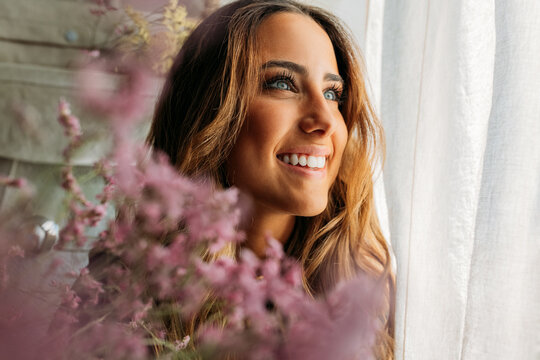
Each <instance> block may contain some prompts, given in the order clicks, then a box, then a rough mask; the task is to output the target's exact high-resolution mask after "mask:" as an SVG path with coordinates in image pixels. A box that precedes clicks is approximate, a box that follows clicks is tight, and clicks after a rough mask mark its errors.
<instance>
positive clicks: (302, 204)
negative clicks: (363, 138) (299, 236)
mask: <svg viewBox="0 0 540 360" xmlns="http://www.w3.org/2000/svg"><path fill="white" fill-rule="evenodd" d="M257 37H258V43H259V44H261V48H260V49H261V56H260V69H261V71H262V73H263V79H264V80H263V83H262V84H261V91H260V93H258V94H257V95H256V97H255V99H254V100H253V102H252V103H251V104H250V106H249V109H248V117H247V120H246V123H245V124H244V127H243V129H242V131H241V133H240V135H239V137H238V140H237V143H236V144H235V147H234V148H233V151H232V153H231V156H230V158H229V161H228V163H227V170H228V176H229V182H230V183H231V184H233V185H235V186H237V187H238V188H240V189H241V190H243V191H245V192H247V193H248V194H250V195H251V196H252V198H253V203H254V204H253V212H252V214H253V215H252V216H253V218H252V222H251V224H249V225H248V229H247V237H248V240H247V244H246V245H247V246H248V247H249V248H251V249H252V250H253V251H254V252H255V253H256V254H257V255H259V256H261V257H262V256H264V251H265V248H266V240H265V236H266V235H267V234H271V235H272V236H274V237H275V238H276V239H278V240H279V241H281V242H282V243H284V242H285V241H286V240H287V239H288V237H289V236H290V234H291V232H292V230H293V228H294V222H295V217H296V216H315V215H318V214H320V213H321V212H323V211H324V209H325V208H326V206H327V202H328V191H329V189H330V187H331V185H332V184H333V182H334V181H335V179H336V176H337V173H338V170H339V167H340V164H341V157H342V155H343V151H344V149H345V145H346V142H347V136H348V134H347V128H346V124H345V122H344V119H343V116H342V115H341V113H340V111H339V108H338V106H339V103H338V101H337V100H338V97H339V92H340V89H342V88H343V84H342V82H341V81H340V79H341V78H340V77H339V72H338V66H337V61H336V57H335V54H334V49H333V46H332V43H331V41H330V38H329V37H328V35H327V34H326V32H325V31H324V30H323V29H322V28H321V27H320V26H319V25H318V24H317V23H316V22H315V21H313V20H312V19H311V18H309V17H307V16H305V15H301V14H294V13H279V14H275V15H272V16H270V17H269V18H268V19H266V20H265V21H264V22H263V23H262V24H261V25H260V27H259V30H258V34H257ZM283 75H286V76H285V77H284V76H283ZM289 76H290V77H292V81H291V79H288V78H287V77H289ZM306 146H308V148H307V149H306V148H305V147H306ZM299 147H300V149H303V150H306V152H305V153H312V152H313V151H317V150H318V151H322V152H323V153H326V154H327V161H326V167H325V168H324V169H323V170H317V171H310V170H306V168H304V169H303V170H298V169H297V168H296V167H292V166H291V165H286V164H285V163H284V162H282V161H281V160H279V158H278V155H279V154H283V153H284V152H288V151H289V150H291V149H293V150H294V149H298V148H299ZM313 149H315V150H313ZM291 152H297V151H291Z"/></svg>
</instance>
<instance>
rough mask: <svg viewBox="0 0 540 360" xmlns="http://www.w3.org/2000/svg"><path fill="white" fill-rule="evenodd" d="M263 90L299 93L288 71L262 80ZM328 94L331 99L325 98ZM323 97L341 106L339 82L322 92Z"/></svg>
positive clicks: (295, 82) (292, 74) (292, 75)
mask: <svg viewBox="0 0 540 360" xmlns="http://www.w3.org/2000/svg"><path fill="white" fill-rule="evenodd" d="M262 88H263V90H270V91H271V90H277V91H292V92H294V93H297V92H299V86H298V85H297V81H296V79H295V75H294V73H293V72H291V71H289V70H283V71H281V72H279V73H278V74H276V75H273V76H269V77H268V78H266V79H264V81H263V84H262ZM328 92H332V93H333V95H334V96H333V97H327V96H326V94H327V93H328ZM323 94H324V97H325V98H326V99H327V100H330V101H335V102H337V103H338V104H341V103H342V102H343V99H344V91H343V83H342V82H341V81H339V82H336V83H333V84H332V85H331V86H329V87H327V88H325V89H324V91H323Z"/></svg>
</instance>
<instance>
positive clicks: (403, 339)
mask: <svg viewBox="0 0 540 360" xmlns="http://www.w3.org/2000/svg"><path fill="white" fill-rule="evenodd" d="M366 29H367V30H366V38H365V48H364V50H365V54H366V60H367V64H368V70H369V73H370V79H371V84H372V87H373V94H374V98H375V100H376V103H377V104H378V107H379V109H380V114H381V117H382V120H383V124H384V127H385V130H386V135H387V159H386V164H385V168H384V185H385V194H386V201H387V207H388V218H389V227H390V233H391V239H392V244H393V246H394V250H395V253H396V258H397V284H398V299H397V328H396V340H397V345H396V355H397V356H396V358H397V359H413V360H421V359H430V360H431V359H471V360H473V359H474V360H477V359H540V190H539V187H540V2H538V1H535V0H529V1H517V0H513V1H506V0H491V1H478V0H455V1H442V0H439V1H430V0H407V1H398V0H387V1H371V2H369V1H368V13H367V26H366Z"/></svg>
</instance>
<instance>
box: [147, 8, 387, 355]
mask: <svg viewBox="0 0 540 360" xmlns="http://www.w3.org/2000/svg"><path fill="white" fill-rule="evenodd" d="M279 12H291V13H298V14H303V15H306V16H309V17H310V18H311V19H313V20H314V21H315V22H316V23H318V24H319V25H320V26H321V27H322V28H323V29H324V30H325V31H326V33H327V34H328V36H329V38H330V40H331V42H332V44H333V47H334V52H335V55H336V59H337V64H338V69H339V74H340V75H341V76H342V77H343V79H344V81H345V92H346V96H345V99H344V101H343V103H342V104H341V105H340V111H341V113H342V115H343V118H344V119H345V122H346V125H347V129H348V131H349V138H348V141H347V146H346V149H345V153H344V155H343V162H342V165H341V167H340V170H339V173H338V176H337V178H336V181H335V182H334V184H333V185H332V187H331V189H330V191H329V199H328V206H327V208H326V210H325V211H324V212H323V213H321V214H320V215H318V216H314V217H298V218H297V221H296V224H295V229H294V231H293V235H292V236H291V237H290V239H289V240H288V242H287V243H286V244H285V251H286V252H287V253H288V254H289V255H291V256H293V257H295V258H296V259H298V261H299V262H300V264H301V266H302V268H303V283H304V287H305V289H306V291H307V292H308V293H310V294H313V295H317V294H325V293H327V292H328V291H330V290H331V289H332V288H333V287H334V286H335V285H336V283H338V282H339V281H341V280H346V279H350V278H352V277H354V276H355V275H356V274H358V273H365V274H369V275H371V276H373V277H376V278H378V279H380V280H381V281H384V282H385V284H386V290H387V292H386V295H387V296H386V304H385V309H384V311H383V313H381V314H380V319H381V321H382V323H383V329H382V330H381V331H380V333H379V336H378V342H377V346H376V356H377V358H378V359H392V358H393V342H394V341H393V339H394V336H393V333H394V317H395V316H394V298H395V279H394V274H393V273H392V270H391V269H392V267H391V260H390V254H389V249H388V246H387V243H386V241H385V239H384V237H383V235H382V232H381V230H380V226H379V223H378V220H377V216H376V214H375V209H374V200H373V180H372V179H373V176H374V174H373V171H374V170H373V169H374V164H375V162H376V161H377V160H378V159H382V158H384V137H383V132H382V128H381V126H380V123H379V121H378V119H377V117H376V115H375V113H374V111H373V107H372V105H371V104H370V102H369V99H368V96H367V92H366V87H365V80H364V75H363V64H362V61H361V56H360V55H359V51H358V49H357V48H356V46H355V45H354V42H353V41H352V37H351V36H350V35H349V32H348V31H346V29H345V28H344V26H343V25H341V23H340V21H339V20H338V19H337V18H336V17H334V16H333V15H331V14H330V13H328V12H326V11H324V10H322V9H320V8H317V7H313V6H309V5H306V4H303V3H298V2H296V1H293V0H255V1H253V0H239V1H235V2H233V3H230V4H228V5H226V6H223V7H221V8H220V9H218V10H217V11H216V12H214V13H213V14H212V15H210V16H209V17H207V18H206V19H205V20H204V21H202V22H201V23H200V24H199V25H198V27H197V28H196V29H195V30H194V31H193V32H192V34H191V35H190V36H189V37H188V39H187V40H186V42H185V43H184V45H183V47H182V49H181V50H180V52H179V54H178V56H177V57H176V60H175V62H174V64H173V66H172V68H171V71H170V73H169V75H168V77H167V79H166V82H165V85H164V87H163V90H162V93H161V95H160V98H159V101H158V103H157V106H156V109H155V113H154V118H153V122H152V126H151V129H150V133H149V135H148V139H147V141H148V143H149V144H150V145H151V146H152V147H153V148H154V149H155V150H159V151H162V152H164V153H166V154H167V155H168V156H169V158H170V161H171V162H172V163H173V164H174V165H175V166H176V168H177V169H178V171H179V172H181V173H182V174H185V175H187V176H193V177H205V178H209V179H211V180H213V182H214V183H215V184H216V185H217V186H218V187H223V188H225V187H228V186H229V185H228V182H227V178H226V173H227V172H226V169H225V166H226V161H227V158H228V156H229V154H230V152H231V149H232V148H233V147H234V145H235V142H236V139H237V137H238V134H239V133H240V129H241V128H242V126H243V124H244V122H245V121H246V117H247V110H248V106H249V104H250V101H251V100H252V98H253V95H254V94H257V92H258V91H260V90H261V89H260V83H261V76H262V75H261V74H260V69H259V63H258V57H257V56H258V53H259V51H258V44H257V41H256V35H257V29H258V27H259V26H260V24H261V23H262V22H263V21H264V20H265V19H267V18H268V17H269V16H271V15H272V14H276V13H279ZM230 251H231V254H234V251H235V249H230ZM202 317H204V316H202Z"/></svg>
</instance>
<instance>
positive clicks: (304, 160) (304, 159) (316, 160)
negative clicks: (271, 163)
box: [280, 154, 326, 169]
mask: <svg viewBox="0 0 540 360" xmlns="http://www.w3.org/2000/svg"><path fill="white" fill-rule="evenodd" d="M280 159H281V161H283V162H284V163H285V164H291V165H294V166H296V165H299V166H307V167H309V168H312V169H317V168H319V169H323V168H324V167H325V165H326V157H325V156H314V155H298V154H286V155H283V156H282V157H280Z"/></svg>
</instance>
